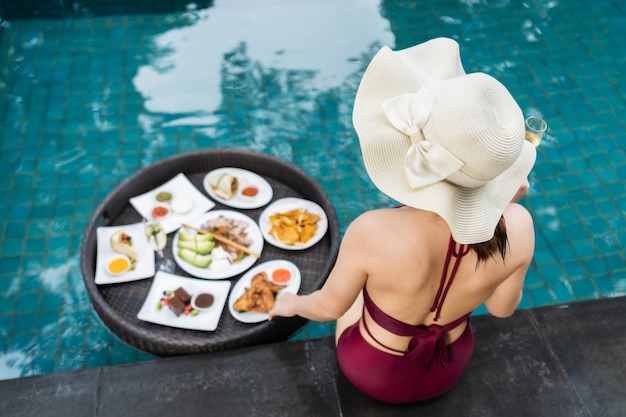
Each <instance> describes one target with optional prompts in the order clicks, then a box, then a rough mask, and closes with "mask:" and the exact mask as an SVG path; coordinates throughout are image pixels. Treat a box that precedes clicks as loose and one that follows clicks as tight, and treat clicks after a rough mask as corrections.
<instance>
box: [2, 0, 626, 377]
mask: <svg viewBox="0 0 626 417" xmlns="http://www.w3.org/2000/svg"><path fill="white" fill-rule="evenodd" d="M18 3H19V5H17V4H18ZM56 3H57V2H55V4H53V2H44V1H36V0H29V1H28V2H11V5H8V2H3V1H1V0H0V17H2V19H3V20H2V21H0V23H1V24H0V123H1V125H0V168H1V169H0V219H1V223H0V379H8V378H15V377H20V376H25V375H32V374H40V373H48V372H55V371H62V370H70V369H79V368H83V367H91V366H100V365H109V364H117V363H125V362H131V361H140V360H149V359H151V358H150V357H149V356H147V355H144V354H142V353H140V352H137V351H135V350H134V349H132V348H129V347H128V346H126V345H124V344H123V343H122V342H120V341H119V340H118V339H117V338H116V337H115V336H113V335H112V334H111V333H110V332H109V331H108V330H107V329H106V328H105V327H104V326H103V324H102V323H101V322H100V320H99V319H98V317H97V315H96V314H95V313H94V311H93V308H92V306H91V304H90V301H89V298H88V296H87V294H86V292H85V289H84V286H83V283H82V276H81V272H80V259H79V250H80V245H81V239H82V233H83V230H84V228H85V226H86V224H87V222H88V221H89V218H90V215H91V212H92V211H93V209H94V208H95V207H96V206H97V205H98V204H99V202H100V201H101V200H102V199H103V198H104V197H105V196H106V195H107V194H108V192H110V191H111V189H112V188H114V187H115V186H116V185H117V184H119V183H120V182H121V181H122V180H123V179H124V178H126V177H127V176H128V175H130V174H132V173H133V172H135V171H136V170H137V169H139V168H141V167H144V166H146V165H149V164H150V163H152V162H155V161H157V160H159V159H161V158H164V157H167V156H170V155H173V154H176V153H180V152H186V151H190V150H193V149H197V148H214V147H238V148H250V149H254V150H258V151H261V152H265V153H269V154H272V155H276V156H279V157H281V158H283V159H285V160H288V161H291V162H293V163H296V164H297V165H299V166H300V167H302V168H303V169H304V170H305V171H307V172H308V173H309V174H310V175H312V176H313V177H314V178H315V179H316V180H318V181H319V182H320V183H321V184H322V185H323V187H324V188H325V189H326V190H327V192H328V193H329V195H330V196H331V198H332V200H333V202H334V203H335V205H336V208H337V213H338V216H339V221H340V224H341V226H342V228H343V230H345V227H347V225H348V224H349V223H350V221H351V220H352V219H354V218H355V217H356V216H357V215H358V214H359V213H361V212H362V211H363V210H366V209H368V208H373V207H379V206H388V205H390V204H393V202H392V201H389V199H387V198H386V197H385V196H383V195H381V194H380V193H379V192H378V191H377V190H376V189H375V188H374V187H373V186H372V185H371V183H370V182H369V179H368V177H367V175H366V173H365V170H364V168H363V165H362V163H361V161H360V150H359V147H358V143H357V141H356V137H355V135H354V131H353V129H352V127H351V108H352V101H353V97H354V93H355V91H356V87H357V85H358V82H359V79H360V75H361V74H362V71H363V69H364V68H365V66H366V65H367V62H369V59H370V58H371V56H372V55H373V54H374V53H375V52H376V51H377V50H378V48H379V47H380V46H382V45H385V44H388V45H390V46H392V47H394V48H403V47H407V46H410V45H413V44H415V43H419V42H421V41H424V40H426V39H428V38H432V37H436V36H449V37H452V38H455V39H457V40H458V41H459V43H460V44H461V50H462V55H463V62H464V66H465V69H466V71H468V72H474V71H483V72H487V73H489V74H491V75H494V76H495V77H497V78H499V79H500V80H501V81H502V82H503V83H504V84H505V85H507V86H508V87H509V89H510V90H511V92H512V93H513V95H514V96H515V97H516V98H517V99H518V100H519V103H520V105H521V107H522V109H523V110H524V112H525V113H526V114H528V115H530V114H540V115H542V116H543V117H544V118H545V119H546V120H548V123H549V126H550V127H549V130H548V135H547V137H546V138H544V142H543V144H542V146H541V147H540V148H539V152H538V160H537V164H536V167H535V169H534V171H533V173H532V176H531V185H532V188H531V191H530V193H529V194H528V196H527V197H526V198H525V200H524V204H525V205H526V206H527V207H528V208H529V209H530V210H531V212H532V213H533V215H534V218H535V221H536V236H537V245H536V253H535V259H534V261H533V264H532V267H531V270H530V271H529V273H528V276H527V280H526V286H525V291H524V295H525V296H524V300H523V302H522V306H521V307H522V308H530V307H538V306H545V305H553V304H561V303H569V302H572V301H576V300H584V299H593V298H608V297H617V296H622V295H624V294H625V293H626V267H625V262H624V261H625V259H624V253H623V250H622V249H621V248H622V247H623V246H624V244H625V243H626V224H625V223H626V221H625V219H624V212H625V211H626V190H625V188H624V181H623V180H622V178H624V176H626V155H625V153H624V150H623V144H624V143H626V137H625V136H626V133H624V132H626V126H625V124H626V122H624V118H623V116H622V115H624V114H626V101H625V99H624V97H626V81H625V80H624V77H623V73H624V72H626V62H625V59H626V58H625V57H626V53H625V52H626V51H625V50H624V49H625V47H624V44H623V39H624V38H625V35H626V34H625V33H624V32H625V30H626V29H625V28H626V25H625V23H626V22H625V19H626V18H625V16H626V13H625V10H623V6H621V5H619V4H618V3H617V2H614V1H609V0H597V1H593V2H592V1H590V0H582V1H578V2H556V1H544V0H531V1H526V2H523V3H521V4H517V3H514V2H509V1H499V2H489V3H488V2H486V1H481V0H478V1H452V0H443V1H438V2H430V1H425V0H420V1H410V2H409V1H402V0H391V1H382V2H377V1H371V0H370V1H363V0H359V1H357V0H352V1H343V2H333V1H330V0H323V1H319V2H315V4H312V3H310V2H304V1H294V2H291V3H290V5H289V7H287V6H286V5H285V3H284V2H281V1H279V0H274V1H266V2H263V3H264V4H263V6H262V7H261V6H257V5H255V4H254V3H252V2H248V1H244V0H238V1H230V2H217V4H213V2H205V3H196V6H195V7H194V6H191V5H187V4H182V3H181V2H171V3H168V4H167V5H164V4H165V3H167V2H141V1H130V2H119V3H116V2H115V1H105V2H98V3H97V4H96V3H95V2H71V3H72V4H74V5H75V6H76V7H75V8H73V9H72V10H69V9H64V8H63V7H66V6H59V5H58V4H56ZM61 3H63V2H61ZM69 3H70V2H68V4H69ZM127 3H128V4H127ZM156 3H159V4H160V5H161V6H160V7H163V8H160V9H158V10H157V9H154V8H153V6H150V5H151V4H152V5H153V4H156ZM226 3H228V4H226ZM338 3H340V4H338ZM63 4H65V3H63ZM20 5H21V6H20ZM151 7H152V8H151ZM280 16H283V17H282V20H280V19H281V18H280ZM48 18H51V19H48ZM366 23H367V24H366ZM311 28H324V30H313V29H311ZM483 313H485V311H484V309H480V310H479V311H477V312H476V314H483ZM333 330H334V324H333V323H330V324H328V323H326V324H324V323H310V324H309V325H308V326H307V327H305V328H304V329H303V331H301V332H300V333H299V334H297V335H295V336H294V339H303V338H305V339H306V338H315V337H321V336H326V335H328V334H332V333H333Z"/></svg>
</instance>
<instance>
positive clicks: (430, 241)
mask: <svg viewBox="0 0 626 417" xmlns="http://www.w3.org/2000/svg"><path fill="white" fill-rule="evenodd" d="M504 215H505V220H506V219H507V218H508V220H509V221H508V222H507V223H506V224H507V233H508V235H509V247H513V248H515V249H516V250H514V251H508V252H507V257H506V259H505V261H503V260H502V257H501V254H500V253H495V254H493V256H492V257H490V258H489V259H487V260H486V261H484V262H481V263H477V255H476V253H475V252H473V251H469V253H467V254H466V255H464V256H463V257H462V259H461V262H460V263H459V266H458V270H457V271H456V274H455V276H454V277H453V283H452V285H451V286H450V288H449V291H448V292H447V293H446V295H445V300H444V302H443V305H442V308H441V311H440V317H439V318H438V320H437V321H436V322H435V320H434V319H435V312H434V311H431V307H432V306H433V302H434V300H435V298H436V294H437V291H438V289H439V287H440V284H441V279H442V278H444V277H442V272H443V271H444V265H445V261H446V255H447V251H448V245H449V242H450V229H449V227H448V225H447V223H446V222H445V221H443V219H441V218H440V217H439V216H437V215H436V214H434V213H431V212H427V211H422V210H417V209H413V208H410V207H401V208H395V209H382V210H375V211H371V212H368V213H366V214H364V215H362V216H361V217H360V218H359V219H358V220H357V221H355V223H354V225H353V226H354V227H351V230H350V233H355V234H357V235H361V238H360V239H359V240H360V241H361V242H362V245H361V247H360V251H359V253H353V254H348V255H351V256H357V257H359V259H360V261H361V262H362V263H363V269H364V270H365V271H366V273H367V283H366V288H367V291H368V293H369V295H370V297H371V298H372V300H373V301H374V303H375V304H376V305H377V306H378V307H379V308H380V309H381V310H383V311H384V312H385V313H387V314H388V315H390V316H392V317H394V318H396V319H398V320H400V321H403V322H405V323H408V324H414V325H417V324H424V325H430V324H433V323H435V324H439V325H444V324H447V323H450V322H452V321H454V320H456V319H458V318H459V317H462V316H464V315H465V314H468V313H470V312H471V311H473V310H474V309H476V308H477V307H478V306H480V305H481V304H482V303H483V302H485V301H486V300H487V299H488V298H489V296H490V295H491V293H492V292H493V291H494V290H495V288H496V287H498V286H499V285H500V284H502V283H503V282H504V281H505V280H506V279H507V278H509V277H511V275H512V274H513V272H514V271H515V269H517V268H519V267H520V266H521V265H523V264H526V265H527V263H528V261H529V260H530V256H531V255H532V247H533V245H530V246H529V247H528V248H527V249H526V250H524V249H523V247H524V245H525V243H524V242H523V241H519V239H518V237H520V236H523V238H524V239H526V238H527V233H528V230H527V228H530V232H531V233H532V221H531V219H530V216H528V214H527V212H526V210H524V209H523V208H521V206H517V205H515V206H511V208H510V209H508V210H507V211H505V214H504ZM381 225H384V227H381ZM518 229H523V230H525V233H524V234H521V233H520V231H519V230H518ZM456 251H457V252H458V251H459V245H458V244H457V245H456ZM525 254H528V255H526V256H525ZM454 262H455V257H454V256H452V257H451V259H450V260H449V263H450V265H449V267H448V268H447V270H448V273H447V276H446V277H445V283H446V284H447V282H449V279H450V275H451V271H452V269H453V267H452V266H453V264H454ZM516 305H517V304H516ZM513 308H514V307H513ZM496 314H497V312H496ZM500 315H502V314H500ZM367 324H368V326H369V328H370V330H371V331H372V333H373V335H374V337H376V339H377V340H379V341H380V342H382V343H383V344H385V345H388V346H390V347H394V348H398V349H403V348H405V347H406V345H407V343H408V341H409V339H410V338H407V337H401V336H396V335H393V334H391V333H390V332H388V331H385V330H383V329H381V327H380V326H378V325H376V323H374V322H373V321H372V320H371V319H369V317H368V322H367ZM463 329H464V326H459V328H457V329H454V330H452V331H451V332H450V334H449V335H447V337H446V339H447V342H448V343H449V342H451V341H453V340H455V339H456V338H457V337H458V336H459V335H460V334H461V333H462V331H463ZM368 339H369V341H371V338H368ZM373 345H374V346H377V347H379V348H380V345H379V344H377V343H373ZM383 350H384V348H383Z"/></svg>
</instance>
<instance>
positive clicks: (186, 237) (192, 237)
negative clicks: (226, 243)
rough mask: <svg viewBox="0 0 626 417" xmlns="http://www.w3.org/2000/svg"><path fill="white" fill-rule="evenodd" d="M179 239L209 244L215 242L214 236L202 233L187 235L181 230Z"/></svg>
mask: <svg viewBox="0 0 626 417" xmlns="http://www.w3.org/2000/svg"><path fill="white" fill-rule="evenodd" d="M178 239H179V240H184V241H196V242H208V241H211V240H213V236H211V235H205V234H202V233H187V232H185V231H184V230H179V231H178Z"/></svg>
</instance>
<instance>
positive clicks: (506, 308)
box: [485, 204, 535, 317]
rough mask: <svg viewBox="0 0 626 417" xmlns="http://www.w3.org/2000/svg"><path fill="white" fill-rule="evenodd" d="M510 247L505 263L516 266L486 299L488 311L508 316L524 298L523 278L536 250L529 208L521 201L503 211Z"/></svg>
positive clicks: (499, 315)
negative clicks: (520, 203) (523, 205)
mask: <svg viewBox="0 0 626 417" xmlns="http://www.w3.org/2000/svg"><path fill="white" fill-rule="evenodd" d="M504 218H505V221H506V225H507V235H508V240H509V248H508V251H507V257H506V259H505V261H504V264H505V266H506V265H509V267H511V268H514V269H513V272H512V273H511V274H510V275H509V277H508V278H507V279H506V280H505V281H504V282H502V283H501V284H500V285H498V287H496V289H495V290H494V291H493V292H492V293H491V295H490V296H489V298H487V300H486V301H485V307H487V310H488V311H489V313H491V314H492V315H494V316H496V317H509V316H510V315H512V314H513V313H514V312H515V309H516V308H517V307H518V306H519V303H520V302H521V301H522V290H523V288H524V278H525V277H526V272H527V271H528V268H529V266H530V262H531V261H532V258H533V253H534V250H535V231H534V226H533V220H532V217H531V216H530V213H528V211H527V210H526V209H525V208H524V207H522V206H520V205H519V204H511V205H509V207H507V209H506V210H505V212H504Z"/></svg>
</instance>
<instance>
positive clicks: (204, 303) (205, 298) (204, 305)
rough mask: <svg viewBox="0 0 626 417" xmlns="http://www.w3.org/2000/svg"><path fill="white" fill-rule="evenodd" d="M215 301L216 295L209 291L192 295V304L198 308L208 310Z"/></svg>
mask: <svg viewBox="0 0 626 417" xmlns="http://www.w3.org/2000/svg"><path fill="white" fill-rule="evenodd" d="M213 303H215V296H214V295H213V294H211V293H209V292H199V293H197V294H194V295H193V297H191V306H192V307H193V308H195V309H196V310H200V311H202V310H208V309H209V308H211V306H213Z"/></svg>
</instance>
